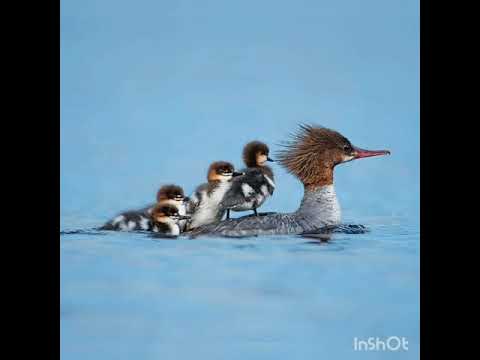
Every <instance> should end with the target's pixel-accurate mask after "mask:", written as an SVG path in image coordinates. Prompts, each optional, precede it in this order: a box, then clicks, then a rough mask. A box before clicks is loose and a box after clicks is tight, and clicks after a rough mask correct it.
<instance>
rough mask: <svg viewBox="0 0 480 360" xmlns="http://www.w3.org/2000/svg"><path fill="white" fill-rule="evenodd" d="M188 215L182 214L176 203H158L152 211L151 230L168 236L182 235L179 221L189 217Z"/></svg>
mask: <svg viewBox="0 0 480 360" xmlns="http://www.w3.org/2000/svg"><path fill="white" fill-rule="evenodd" d="M188 218H189V216H187V215H180V212H179V210H178V208H177V206H175V205H171V204H160V203H159V204H157V205H156V206H155V207H154V208H153V209H152V213H151V231H153V232H155V233H159V234H162V235H166V236H178V235H180V233H181V231H180V226H179V225H178V223H179V221H182V220H186V219H188Z"/></svg>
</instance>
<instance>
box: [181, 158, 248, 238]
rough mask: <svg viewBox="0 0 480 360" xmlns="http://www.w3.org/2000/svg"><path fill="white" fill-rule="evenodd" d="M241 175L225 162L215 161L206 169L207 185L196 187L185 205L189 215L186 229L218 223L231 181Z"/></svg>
mask: <svg viewBox="0 0 480 360" xmlns="http://www.w3.org/2000/svg"><path fill="white" fill-rule="evenodd" d="M239 175H243V173H240V172H236V171H235V168H234V166H233V165H232V164H231V163H229V162H226V161H217V162H214V163H212V164H211V165H210V167H209V168H208V174H207V179H208V183H205V184H202V185H200V186H198V187H197V189H196V190H195V191H194V193H193V194H192V196H191V197H190V201H189V203H188V205H187V214H190V215H191V219H190V221H189V222H188V223H187V229H194V228H196V227H198V226H201V225H206V224H210V223H213V222H216V221H220V220H221V219H222V217H223V215H224V213H225V209H222V208H221V207H220V203H221V201H222V200H223V197H224V196H225V194H226V192H227V191H228V190H229V189H230V187H231V186H232V179H233V178H234V177H236V176H239Z"/></svg>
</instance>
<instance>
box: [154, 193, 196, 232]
mask: <svg viewBox="0 0 480 360" xmlns="http://www.w3.org/2000/svg"><path fill="white" fill-rule="evenodd" d="M188 201H189V198H188V197H186V196H185V194H184V192H183V189H182V188H181V187H180V186H177V185H164V186H162V187H161V188H160V189H159V190H158V192H157V204H170V205H174V206H176V207H177V209H178V213H179V214H180V215H181V216H184V215H186V214H187V203H188ZM186 224H187V221H186V220H180V221H179V222H178V226H179V227H180V230H181V231H183V230H184V229H185V225H186Z"/></svg>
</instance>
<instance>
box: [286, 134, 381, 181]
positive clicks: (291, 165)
mask: <svg viewBox="0 0 480 360" xmlns="http://www.w3.org/2000/svg"><path fill="white" fill-rule="evenodd" d="M282 146H283V149H282V150H280V151H279V152H278V154H277V157H278V161H279V162H280V163H281V164H282V165H283V166H284V167H285V168H286V169H287V170H288V171H289V172H290V173H292V174H293V175H295V176H296V177H298V178H299V179H300V181H302V183H303V184H304V185H305V187H306V188H316V187H319V186H324V185H330V184H332V183H333V168H334V167H335V166H336V165H338V164H342V163H345V162H348V161H351V160H355V159H359V158H364V157H370V156H379V155H387V154H390V151H388V150H375V151H372V150H364V149H360V148H357V147H355V146H353V145H352V144H351V143H350V141H349V140H348V139H347V138H346V137H344V136H343V135H341V134H340V133H339V132H337V131H334V130H331V129H327V128H324V127H321V126H312V125H300V128H299V130H298V131H297V133H295V134H293V135H292V139H291V140H290V141H288V142H286V143H284V144H282Z"/></svg>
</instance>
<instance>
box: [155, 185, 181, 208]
mask: <svg viewBox="0 0 480 360" xmlns="http://www.w3.org/2000/svg"><path fill="white" fill-rule="evenodd" d="M184 199H185V194H184V192H183V189H182V188H181V187H180V186H177V185H173V184H172V185H164V186H162V187H161V188H160V190H158V192H157V202H159V203H165V202H169V203H173V204H175V203H178V204H182V203H183V201H184Z"/></svg>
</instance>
